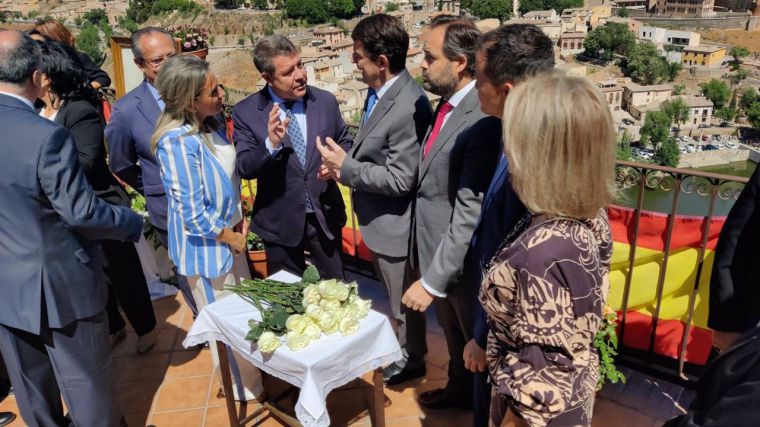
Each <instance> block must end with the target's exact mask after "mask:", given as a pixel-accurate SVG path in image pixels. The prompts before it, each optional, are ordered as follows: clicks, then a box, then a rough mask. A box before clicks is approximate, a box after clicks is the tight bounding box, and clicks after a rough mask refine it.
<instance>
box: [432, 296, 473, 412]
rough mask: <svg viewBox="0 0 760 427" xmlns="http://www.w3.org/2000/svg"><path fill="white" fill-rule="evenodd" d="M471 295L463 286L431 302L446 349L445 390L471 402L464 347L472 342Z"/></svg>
mask: <svg viewBox="0 0 760 427" xmlns="http://www.w3.org/2000/svg"><path fill="white" fill-rule="evenodd" d="M469 292H472V291H471V290H470V289H469V287H467V286H465V284H464V283H460V286H457V287H456V288H455V289H453V290H451V291H449V292H448V293H447V296H446V298H436V299H435V301H434V302H433V306H434V307H435V315H436V317H437V318H438V324H439V325H441V328H442V329H443V333H444V335H445V336H446V345H447V346H448V348H449V369H448V371H449V382H448V384H447V385H446V390H447V392H449V393H452V394H455V395H456V397H458V398H461V399H463V400H468V401H469V400H470V399H472V387H473V386H472V384H473V383H472V372H470V371H469V370H468V369H466V368H465V367H464V357H463V353H464V346H465V344H467V342H468V341H469V340H470V339H472V330H473V306H472V296H471V295H468V293H469Z"/></svg>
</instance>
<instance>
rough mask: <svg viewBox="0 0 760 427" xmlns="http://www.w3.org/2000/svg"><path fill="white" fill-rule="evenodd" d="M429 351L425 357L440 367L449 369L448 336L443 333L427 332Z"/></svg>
mask: <svg viewBox="0 0 760 427" xmlns="http://www.w3.org/2000/svg"><path fill="white" fill-rule="evenodd" d="M427 345H428V353H427V356H426V357H425V359H427V361H428V362H429V363H432V364H434V365H435V366H438V367H439V368H443V369H447V367H448V365H449V349H448V347H447V346H446V338H445V337H444V336H443V335H442V334H437V333H428V334H427Z"/></svg>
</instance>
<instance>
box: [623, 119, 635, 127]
mask: <svg viewBox="0 0 760 427" xmlns="http://www.w3.org/2000/svg"><path fill="white" fill-rule="evenodd" d="M623 123H625V124H627V125H629V126H630V125H632V124H633V120H631V119H623Z"/></svg>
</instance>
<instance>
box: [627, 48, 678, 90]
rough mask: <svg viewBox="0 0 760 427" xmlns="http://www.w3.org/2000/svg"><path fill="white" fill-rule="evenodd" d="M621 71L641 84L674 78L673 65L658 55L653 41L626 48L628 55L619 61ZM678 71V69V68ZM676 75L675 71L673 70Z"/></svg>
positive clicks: (658, 52)
mask: <svg viewBox="0 0 760 427" xmlns="http://www.w3.org/2000/svg"><path fill="white" fill-rule="evenodd" d="M620 66H621V68H622V69H623V73H624V74H625V75H626V76H628V77H630V78H632V79H633V80H635V81H636V82H637V83H639V84H642V85H652V84H657V83H661V82H663V81H665V80H672V79H673V78H675V75H674V70H676V69H675V68H674V67H671V65H670V64H668V61H667V60H665V58H663V57H662V56H660V51H659V50H658V49H657V46H655V45H654V44H653V43H650V42H643V43H638V44H635V45H633V46H631V48H630V49H629V50H628V55H626V57H625V58H623V59H622V60H621V61H620ZM678 71H680V70H678ZM675 74H676V75H677V74H678V73H677V71H676V72H675Z"/></svg>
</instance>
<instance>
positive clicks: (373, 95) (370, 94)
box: [364, 88, 377, 123]
mask: <svg viewBox="0 0 760 427" xmlns="http://www.w3.org/2000/svg"><path fill="white" fill-rule="evenodd" d="M375 104H377V92H375V89H372V88H369V90H368V91H367V110H366V111H365V112H364V123H367V120H369V115H370V114H372V110H373V109H374V108H375Z"/></svg>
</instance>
